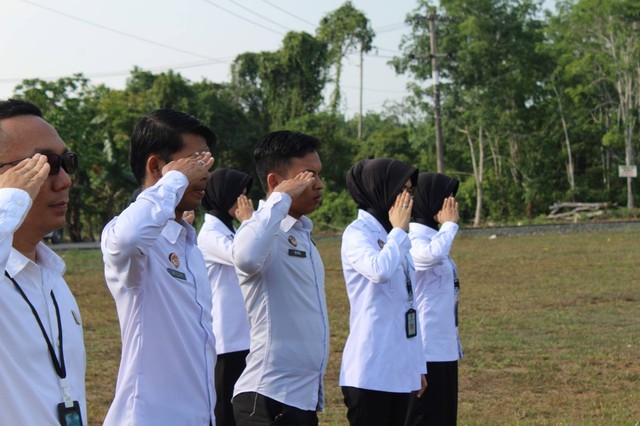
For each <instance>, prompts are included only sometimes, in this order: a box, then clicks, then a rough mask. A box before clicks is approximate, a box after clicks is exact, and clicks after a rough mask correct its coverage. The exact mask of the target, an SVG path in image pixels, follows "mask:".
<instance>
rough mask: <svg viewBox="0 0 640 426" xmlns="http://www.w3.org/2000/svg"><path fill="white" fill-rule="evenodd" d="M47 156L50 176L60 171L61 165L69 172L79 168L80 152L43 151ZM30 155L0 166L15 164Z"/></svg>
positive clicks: (71, 172)
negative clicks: (57, 152) (59, 153)
mask: <svg viewBox="0 0 640 426" xmlns="http://www.w3.org/2000/svg"><path fill="white" fill-rule="evenodd" d="M42 155H44V156H46V157H47V163H49V167H50V169H49V176H54V175H57V174H58V173H60V167H62V168H63V169H64V171H65V172H67V174H70V175H72V174H74V173H75V172H76V171H77V170H78V154H76V153H75V152H65V153H64V154H62V155H58V154H54V153H52V152H47V153H42ZM27 158H29V157H26V158H21V159H20V160H14V161H9V162H8V163H0V167H4V166H15V165H16V164H18V163H19V162H21V161H22V160H26V159H27Z"/></svg>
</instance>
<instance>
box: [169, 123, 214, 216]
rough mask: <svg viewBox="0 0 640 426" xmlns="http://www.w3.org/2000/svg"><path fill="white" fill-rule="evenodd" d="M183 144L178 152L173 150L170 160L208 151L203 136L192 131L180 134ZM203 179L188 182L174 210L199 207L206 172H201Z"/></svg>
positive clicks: (202, 196)
mask: <svg viewBox="0 0 640 426" xmlns="http://www.w3.org/2000/svg"><path fill="white" fill-rule="evenodd" d="M182 141H183V146H182V149H181V150H180V151H178V152H175V153H174V154H173V155H172V156H171V160H177V159H179V158H187V157H191V156H192V155H193V154H195V153H196V152H209V147H208V146H207V141H206V140H205V138H204V137H202V136H200V135H196V134H192V133H185V134H183V135H182ZM203 176H204V177H203V179H202V180H200V181H198V182H194V183H191V184H189V186H188V187H187V189H186V190H185V191H184V195H183V196H182V199H181V200H180V202H179V203H178V206H177V207H176V210H180V211H188V210H196V209H197V208H198V207H200V204H201V203H202V199H203V198H204V189H205V186H206V185H207V177H208V174H206V173H203Z"/></svg>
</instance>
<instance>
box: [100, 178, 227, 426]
mask: <svg viewBox="0 0 640 426" xmlns="http://www.w3.org/2000/svg"><path fill="white" fill-rule="evenodd" d="M187 185H188V181H187V178H186V176H185V175H183V174H182V173H180V172H177V171H171V172H169V173H167V174H166V175H165V176H164V177H162V179H160V181H158V182H157V183H156V184H155V185H154V186H152V187H150V188H147V189H146V190H145V191H143V192H142V193H141V194H140V195H139V196H138V198H137V200H136V201H135V202H134V203H132V204H131V205H130V206H129V207H127V208H126V209H125V210H124V211H123V212H122V214H121V215H120V216H118V217H116V218H114V219H113V220H112V221H111V222H109V223H108V224H107V226H106V227H105V228H104V230H103V232H102V253H103V258H104V263H105V269H104V271H105V277H106V281H107V285H108V286H109V290H110V291H111V294H112V295H113V298H114V299H115V302H116V308H117V310H118V317H119V319H120V328H121V337H122V357H121V361H120V371H119V372H118V382H117V384H116V393H115V397H114V400H113V403H112V404H111V407H110V409H109V412H108V413H107V417H106V419H105V422H104V424H105V425H113V426H123V425H153V426H158V425H172V426H173V425H181V426H182V425H185V426H186V425H198V426H206V425H209V422H210V421H212V419H214V414H213V409H214V406H215V390H214V379H213V374H214V373H213V371H214V366H215V358H216V351H215V338H214V336H213V332H212V322H211V287H210V285H209V280H208V279H207V269H206V267H205V265H204V260H203V258H202V254H201V253H200V250H198V248H197V246H196V235H195V230H194V229H193V227H192V226H191V225H189V224H187V223H186V222H184V221H182V222H181V223H177V222H175V221H174V220H173V219H174V217H175V207H176V205H177V204H178V202H179V201H180V199H181V198H182V195H183V193H184V190H185V188H186V187H187ZM213 423H214V424H215V420H213Z"/></svg>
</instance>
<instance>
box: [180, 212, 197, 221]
mask: <svg viewBox="0 0 640 426" xmlns="http://www.w3.org/2000/svg"><path fill="white" fill-rule="evenodd" d="M195 219H196V212H194V211H193V210H187V211H185V212H184V213H182V220H184V221H185V222H187V223H188V224H189V225H193V221H194V220H195Z"/></svg>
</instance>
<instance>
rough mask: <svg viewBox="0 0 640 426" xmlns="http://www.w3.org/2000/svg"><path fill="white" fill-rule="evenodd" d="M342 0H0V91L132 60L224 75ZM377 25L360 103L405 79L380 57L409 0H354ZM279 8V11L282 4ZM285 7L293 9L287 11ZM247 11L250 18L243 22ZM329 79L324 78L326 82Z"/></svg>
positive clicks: (351, 71) (123, 69)
mask: <svg viewBox="0 0 640 426" xmlns="http://www.w3.org/2000/svg"><path fill="white" fill-rule="evenodd" d="M343 2H344V0H181V1H177V0H128V1H125V0H55V1H51V0H49V1H47V0H0V98H2V99H3V98H7V97H9V96H11V94H12V93H13V88H14V87H15V86H16V85H17V84H19V83H20V81H21V80H22V79H24V78H42V79H45V80H54V79H57V78H59V77H63V76H70V75H71V74H73V73H78V72H82V73H83V74H84V75H85V76H87V77H89V78H90V80H91V82H92V83H94V84H98V83H104V84H105V85H107V86H109V87H113V88H123V87H124V84H125V80H126V77H127V75H128V72H129V71H130V70H131V68H133V66H135V65H137V66H139V67H141V68H143V69H145V70H150V71H153V72H160V71H166V70H168V69H170V68H172V69H175V70H176V71H177V72H179V73H180V74H182V75H183V76H184V77H185V78H187V79H189V80H191V81H199V80H202V79H203V78H206V79H208V80H210V81H214V82H226V81H229V65H230V63H231V61H232V60H233V59H234V58H235V57H236V55H238V54H240V53H244V52H260V51H264V50H269V51H272V50H277V49H278V48H279V47H280V45H281V42H282V39H283V37H284V34H285V33H286V32H287V31H289V30H294V31H306V32H309V33H311V34H315V30H316V27H317V24H318V22H319V21H320V19H321V18H322V17H323V16H324V15H326V14H327V13H329V12H331V11H333V10H335V9H337V8H338V7H340V5H342V3H343ZM352 3H353V5H354V6H355V7H356V8H357V9H359V10H361V11H363V12H364V13H365V15H366V16H367V18H368V19H369V20H370V21H371V24H372V27H373V29H374V31H375V32H376V38H375V39H374V42H373V43H374V46H375V47H376V48H377V51H374V52H371V53H370V54H369V55H368V56H367V57H366V58H365V64H364V88H365V90H364V101H363V104H364V110H365V112H366V111H380V110H381V109H382V107H383V104H384V102H385V101H386V100H388V101H394V100H400V99H401V98H402V97H403V96H404V95H405V94H406V91H405V86H406V83H407V79H406V77H404V76H397V75H396V74H395V72H394V71H393V69H392V68H391V67H390V66H389V65H387V62H388V60H389V59H390V58H391V57H393V56H394V55H397V54H399V50H398V46H399V43H400V39H401V37H402V35H403V34H405V33H407V32H408V30H409V29H408V27H407V26H406V25H405V24H404V19H405V17H406V15H407V13H409V12H411V11H412V10H413V9H415V7H416V5H417V0H393V1H389V0H353V1H352ZM287 12H288V13H287ZM292 15H293V16H292ZM249 21H253V22H249ZM341 86H342V88H343V97H344V100H343V104H342V111H343V112H344V113H345V114H346V115H347V116H353V115H354V114H356V113H357V110H358V86H359V59H358V55H352V56H350V57H348V58H347V59H346V61H345V62H344V75H343V78H342V81H341ZM329 87H330V86H329Z"/></svg>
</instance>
